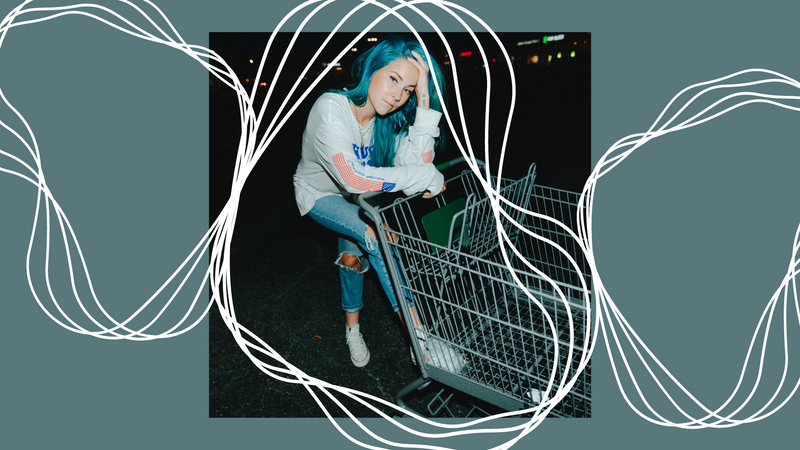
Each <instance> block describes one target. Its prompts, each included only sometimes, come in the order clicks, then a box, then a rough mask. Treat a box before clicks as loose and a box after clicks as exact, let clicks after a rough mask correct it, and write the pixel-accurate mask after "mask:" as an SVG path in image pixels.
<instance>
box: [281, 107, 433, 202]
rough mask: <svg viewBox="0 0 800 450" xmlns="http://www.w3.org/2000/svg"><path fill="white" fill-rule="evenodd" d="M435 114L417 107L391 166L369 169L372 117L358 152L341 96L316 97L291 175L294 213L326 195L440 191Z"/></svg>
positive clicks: (358, 136)
mask: <svg viewBox="0 0 800 450" xmlns="http://www.w3.org/2000/svg"><path fill="white" fill-rule="evenodd" d="M441 116H442V113H440V112H438V111H434V110H427V109H422V108H417V115H416V119H415V123H414V125H413V126H411V127H409V129H408V135H407V136H404V137H401V138H400V144H399V146H398V149H397V154H396V156H395V158H394V165H395V166H394V167H371V166H370V165H369V159H370V153H371V151H372V148H370V146H369V143H370V142H372V132H373V130H374V119H373V122H372V123H371V124H370V126H369V130H368V131H367V132H366V133H365V134H364V138H363V141H364V144H365V145H364V147H363V148H362V147H361V140H362V138H361V134H360V133H359V125H358V122H356V118H355V116H353V112H352V110H351V109H350V103H349V100H348V99H347V97H345V96H344V95H341V94H335V93H332V92H328V93H325V94H323V95H321V96H320V97H319V98H318V99H317V101H316V103H314V106H313V107H312V108H311V112H310V113H309V114H308V122H307V123H306V129H305V131H304V132H303V152H302V157H301V158H300V163H299V164H298V165H297V171H296V172H295V174H294V194H295V200H296V201H297V208H298V209H299V210H300V215H301V216H304V215H306V214H307V213H308V212H309V211H310V210H311V208H312V207H313V206H314V203H315V202H316V201H317V199H319V198H322V197H324V196H326V195H340V196H344V195H345V194H348V193H353V194H360V193H362V192H367V191H386V192H396V191H400V190H402V191H403V193H405V194H406V195H412V194H416V193H418V192H424V191H430V192H431V193H433V194H438V193H439V192H441V190H442V185H443V184H444V177H443V176H442V174H441V173H439V171H437V170H436V168H435V167H434V166H433V164H432V162H433V157H434V153H433V145H434V138H436V137H438V136H439V126H438V125H439V119H440V118H441ZM362 130H363V129H362Z"/></svg>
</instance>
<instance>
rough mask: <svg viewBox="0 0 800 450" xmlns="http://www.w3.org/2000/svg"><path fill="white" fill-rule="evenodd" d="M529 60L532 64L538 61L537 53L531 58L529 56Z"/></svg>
mask: <svg viewBox="0 0 800 450" xmlns="http://www.w3.org/2000/svg"><path fill="white" fill-rule="evenodd" d="M531 62H532V63H534V64H536V63H538V62H539V55H533V58H531Z"/></svg>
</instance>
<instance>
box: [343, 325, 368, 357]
mask: <svg viewBox="0 0 800 450" xmlns="http://www.w3.org/2000/svg"><path fill="white" fill-rule="evenodd" d="M358 325H359V324H355V325H353V328H348V327H347V325H345V326H344V328H345V334H344V337H345V339H346V341H347V347H349V348H350V361H352V362H353V365H354V366H356V367H364V366H366V365H367V363H368V362H369V350H368V349H367V344H365V343H364V338H363V337H361V333H360V332H359V331H358Z"/></svg>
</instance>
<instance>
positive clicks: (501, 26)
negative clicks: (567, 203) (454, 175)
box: [0, 0, 800, 449]
mask: <svg viewBox="0 0 800 450" xmlns="http://www.w3.org/2000/svg"><path fill="white" fill-rule="evenodd" d="M107 3H114V2H107ZM337 3H338V2H337ZM460 4H463V5H464V6H466V7H468V8H470V9H471V10H472V11H473V12H475V13H476V14H477V15H479V16H480V17H481V18H483V19H484V20H486V21H487V22H488V24H489V25H490V26H491V27H492V28H493V29H494V30H496V31H526V30H531V31H551V30H553V31H591V32H592V58H593V80H592V118H593V124H592V153H593V162H594V161H596V160H597V159H598V158H599V156H600V155H601V154H602V153H603V152H605V150H606V149H607V148H608V147H609V146H611V145H612V144H613V143H614V142H615V141H616V140H618V139H620V138H622V137H624V136H627V135H629V134H632V133H636V132H642V131H645V130H646V129H647V128H648V127H649V125H650V124H651V123H652V121H653V120H655V118H656V116H657V115H658V113H659V112H660V111H661V109H662V108H663V107H664V106H665V105H666V104H667V102H668V101H669V100H670V99H671V98H672V96H673V95H674V94H675V93H677V92H678V91H680V90H681V89H683V88H684V87H687V86H689V85H691V84H694V83H697V82H701V81H706V80H709V79H712V78H716V77H720V76H724V75H727V74H729V73H732V72H734V71H738V70H741V69H746V68H753V67H760V68H766V69H771V70H775V71H777V72H780V73H783V74H785V75H788V76H793V77H796V76H798V74H800V61H798V59H797V58H796V32H795V30H796V23H795V22H796V21H795V18H796V13H797V7H794V6H791V7H787V6H786V2H778V1H765V2H760V3H759V4H758V5H756V4H755V3H754V2H736V1H735V2H704V3H703V4H702V5H700V6H698V5H694V4H692V3H690V2H684V1H675V2H669V3H659V4H657V5H656V6H652V5H651V4H647V6H645V5H644V4H643V3H642V2H633V1H630V2H623V1H614V2H589V1H572V2H557V1H553V2H529V1H523V0H496V1H493V2H478V1H464V2H460ZM3 5H4V6H3V8H2V10H3V11H4V12H5V11H7V10H10V9H11V8H13V7H14V6H15V4H14V3H12V2H8V1H6V2H4V3H3ZM34 5H35V4H34ZM157 5H158V6H159V7H160V8H161V9H162V10H163V11H164V12H165V14H166V15H167V17H169V18H170V20H171V21H172V22H173V24H174V25H175V27H176V28H177V29H178V30H179V31H180V32H181V34H182V35H183V37H184V39H185V40H186V41H188V42H190V43H196V44H200V45H204V44H205V43H207V40H208V33H209V32H212V31H265V30H270V29H273V28H274V27H275V25H276V24H277V22H278V21H279V20H280V19H281V18H282V17H283V16H284V15H285V14H286V13H287V12H288V11H289V9H290V6H289V5H272V4H270V5H269V6H267V5H266V4H265V3H264V2H260V1H255V0H252V1H245V0H235V1H228V2H218V1H195V2H188V1H168V0H163V1H158V2H157ZM350 5H352V3H351V2H345V3H342V4H337V5H335V6H334V8H340V9H339V10H340V11H343V10H345V9H349V8H346V7H349V6H350ZM429 9H430V8H428V9H426V10H429ZM115 10H118V11H123V10H124V5H116V6H115ZM328 17H333V14H331V16H328ZM359 17H362V19H363V17H364V15H360V16H359ZM298 22H299V20H294V21H292V22H291V23H292V24H297V23H298ZM354 23H355V24H358V23H363V20H362V21H360V22H358V21H356V22H354ZM450 23H452V22H450ZM355 24H354V25H350V26H349V27H346V30H348V31H360V28H358V27H357V25H355ZM327 26H329V24H328V23H327V22H324V21H322V20H315V21H313V22H312V23H311V25H310V28H309V30H310V31H323V30H325V29H326V27H327ZM386 27H387V28H391V29H399V28H398V27H397V25H396V23H394V24H390V25H387V26H386ZM448 29H452V30H456V29H455V28H448ZM0 61H2V63H0V64H1V65H0V67H2V70H0V89H2V90H3V93H4V94H5V95H6V96H7V97H8V99H9V100H10V101H11V103H12V104H13V105H15V107H17V108H18V109H19V110H20V112H21V113H22V114H23V115H24V116H25V118H26V119H27V121H28V123H29V124H30V125H31V127H32V128H33V131H34V133H35V134H36V137H37V139H38V143H39V145H40V147H41V152H42V158H43V165H44V169H45V174H46V176H47V181H48V185H49V186H50V187H51V189H52V190H53V192H54V193H55V196H56V198H57V200H58V201H59V202H60V204H61V206H62V207H63V208H64V209H65V210H66V212H67V215H68V217H69V219H70V220H71V222H72V224H73V226H74V227H75V229H76V232H77V233H78V237H79V239H80V242H81V245H82V248H83V251H84V252H85V254H86V256H87V263H88V264H89V267H90V271H91V275H92V277H93V278H92V282H93V284H94V287H95V289H96V291H97V293H98V295H99V296H100V297H101V298H102V301H103V305H104V306H107V307H108V309H109V311H110V312H111V313H112V314H115V315H116V316H117V317H121V316H127V315H128V314H130V313H131V312H132V311H134V310H135V309H136V308H138V307H139V306H140V305H141V304H142V302H143V299H146V298H147V297H148V296H149V295H150V294H151V293H152V292H153V291H154V290H155V289H156V288H157V287H158V286H159V285H160V284H161V282H162V281H163V279H164V278H165V277H166V276H168V275H169V274H170V273H171V271H172V270H173V269H174V267H176V266H177V265H178V264H179V263H180V261H182V259H183V257H184V256H185V255H186V254H188V253H189V251H190V250H191V248H192V247H193V245H194V244H195V243H196V242H197V241H198V240H199V239H200V237H201V236H202V234H203V233H204V232H205V230H206V226H205V225H206V223H207V209H206V205H207V201H208V196H207V164H208V163H207V147H208V142H207V122H208V119H207V117H208V115H207V104H208V102H207V95H206V85H207V80H208V77H207V74H206V72H205V70H204V69H203V68H202V67H201V66H200V65H199V64H198V63H196V62H194V61H192V60H191V59H189V58H188V57H186V56H184V55H182V54H181V53H178V52H176V51H173V50H171V49H168V48H166V47H162V46H156V45H153V44H151V43H148V42H145V41H141V40H137V39H133V38H131V37H129V36H127V35H125V34H123V33H120V32H117V31H115V30H112V29H110V28H108V27H106V26H105V25H102V24H100V23H98V22H96V21H93V20H90V19H88V18H85V17H65V18H61V19H58V20H54V21H49V22H45V23H40V24H35V25H30V26H26V27H23V28H20V29H13V30H12V31H11V32H10V33H9V35H8V36H7V37H6V39H5V41H4V42H3V43H2V47H0ZM523 82H524V81H523ZM542 88H543V89H546V88H547V87H546V86H543V87H542ZM0 118H2V120H4V121H6V123H8V124H10V125H12V126H13V127H14V128H15V129H18V130H19V129H22V128H21V127H20V126H19V123H18V122H13V121H11V116H10V114H9V112H8V111H7V110H6V109H5V108H3V110H2V112H0ZM796 120H797V119H796V115H795V114H794V113H792V112H790V111H784V110H779V109H777V108H774V107H766V106H764V105H756V106H752V107H746V108H743V109H741V110H738V111H736V112H734V113H732V114H728V115H726V116H724V117H723V118H720V119H717V120H715V121H713V122H711V123H710V124H707V125H704V126H702V127H700V128H696V129H693V130H689V131H685V132H681V133H680V134H675V135H671V136H669V137H666V138H662V139H659V140H657V141H653V142H652V143H650V144H648V145H647V146H645V147H643V148H642V149H641V150H639V151H637V152H636V153H635V154H634V155H633V156H632V157H631V158H629V159H628V160H627V161H626V162H625V163H624V165H622V166H620V168H619V169H616V170H615V171H614V172H612V173H611V174H610V175H609V176H608V177H607V178H604V179H603V180H601V183H600V187H599V188H598V195H597V200H596V203H595V208H596V209H595V224H594V236H595V245H596V256H597V259H598V264H599V267H600V271H601V275H602V276H603V280H604V281H605V283H606V286H607V288H608V289H609V291H610V292H611V295H612V296H613V298H614V300H615V301H616V302H617V304H618V306H619V307H620V309H621V310H622V311H623V312H624V313H625V314H626V318H627V319H628V320H629V321H630V322H631V323H632V324H633V325H634V327H635V328H636V329H637V331H639V332H640V333H641V335H642V337H643V338H644V339H645V341H646V342H647V343H648V345H650V346H651V348H652V349H653V351H655V352H656V354H657V355H659V357H660V358H661V359H662V362H664V363H665V364H666V365H667V367H669V368H670V369H671V370H673V372H674V373H675V374H676V376H678V378H679V379H680V380H681V381H683V382H685V384H686V385H687V387H688V388H689V389H691V390H692V392H694V393H695V394H697V395H698V396H699V397H700V399H701V400H706V401H707V402H708V403H709V405H717V404H718V403H719V402H720V401H721V400H723V399H724V398H725V397H724V396H725V395H726V394H727V393H729V392H730V391H731V389H732V386H733V385H734V383H735V381H736V376H737V375H738V373H739V369H740V365H741V361H742V358H743V355H744V351H745V350H746V348H747V344H748V341H749V338H750V336H751V335H752V330H753V328H754V327H755V324H756V321H757V319H758V317H759V315H760V313H761V311H762V310H763V308H764V305H765V303H766V300H767V299H768V298H769V296H770V295H771V294H772V292H773V291H774V289H775V288H776V287H777V286H778V284H779V282H780V280H781V278H782V274H783V273H784V272H785V270H786V265H787V263H788V261H789V257H790V251H791V244H792V239H793V237H794V231H795V229H796V226H797V224H798V223H799V222H800V213H799V212H798V209H797V208H796V207H795V206H794V205H795V204H796V201H794V197H795V195H794V189H793V187H794V185H793V184H792V183H791V181H793V180H794V179H795V177H796V172H797V169H796V167H797V163H798V159H800V156H799V155H798V152H797V151H796V150H797V144H796V142H797V136H796V134H797V131H796V129H797V127H796V125H795V124H796ZM0 139H1V140H0V148H2V149H3V150H4V151H9V152H12V153H13V154H15V155H22V154H24V153H25V150H24V149H23V148H22V147H21V146H19V145H18V144H17V143H16V141H15V140H14V139H13V138H12V137H11V136H10V135H9V134H8V133H7V132H5V131H0ZM517 151H524V150H522V149H519V150H517ZM27 160H28V161H30V157H28V159H27ZM2 161H3V162H2V167H6V168H14V169H16V168H17V166H16V165H14V164H13V163H12V162H10V161H9V160H8V159H7V158H6V159H3V160H2ZM0 192H2V193H3V195H2V196H0V211H2V213H0V231H1V233H0V236H2V237H1V238H0V246H2V247H0V248H1V249H2V250H0V284H1V285H2V286H3V288H2V294H0V299H2V301H3V302H2V303H3V305H4V307H5V308H4V310H3V313H2V314H0V336H1V337H2V340H1V341H0V342H2V344H0V349H1V350H0V351H2V355H3V363H2V375H0V380H2V386H3V387H2V390H0V393H1V394H0V395H2V401H1V402H0V403H2V408H1V410H2V412H0V417H1V418H2V420H0V429H1V430H2V432H1V433H0V434H1V435H2V436H3V437H2V439H3V440H4V441H5V442H6V443H9V444H10V445H9V446H8V448H42V447H55V446H58V447H61V446H63V447H74V446H79V445H80V446H82V447H84V448H105V447H108V446H114V447H116V448H142V447H143V448H168V447H177V448H220V447H222V448H231V447H244V446H257V447H265V448H273V447H275V448H287V447H290V448H320V447H322V448H342V447H348V446H350V445H352V444H350V443H349V442H348V441H346V440H345V439H344V438H343V437H342V436H341V435H340V434H339V433H338V432H337V431H336V430H335V429H334V428H333V427H332V426H331V425H330V424H329V423H328V422H327V420H325V419H313V420H308V419H307V420H281V419H268V420H259V419H247V420H242V419H236V420H224V419H214V420H212V419H209V418H208V400H207V399H208V379H207V368H208V363H207V345H208V344H207V330H206V326H205V323H204V324H201V325H200V326H199V327H198V328H197V329H195V330H193V331H192V332H190V333H188V334H186V335H183V336H180V337H177V338H173V339H169V340H161V341H155V342H146V343H134V342H109V341H102V340H98V339H94V338H89V337H85V336H80V335H77V334H74V333H71V332H68V331H65V330H63V329H62V328H60V327H58V326H57V325H56V324H55V323H53V322H52V321H51V320H50V319H49V318H48V317H46V316H45V314H44V313H43V312H42V311H41V310H40V309H39V307H38V306H37V305H36V303H35V301H34V299H33V298H32V296H31V294H30V291H29V289H28V287H27V283H26V280H25V277H26V275H25V267H24V263H25V252H26V246H27V241H28V237H29V235H30V227H31V225H32V221H33V211H34V208H35V205H36V203H35V202H36V190H35V188H33V187H32V186H31V185H30V184H27V183H25V182H23V181H21V180H20V179H18V178H16V177H13V176H10V175H7V174H3V175H2V176H0ZM38 254H40V253H38ZM59 273H60V274H61V277H64V276H65V273H64V271H61V272H59ZM54 283H55V284H56V285H58V286H61V287H62V288H65V287H66V286H68V284H66V283H67V280H65V279H64V278H59V277H56V279H55V280H54ZM67 298H68V297H64V300H62V303H67V301H66V300H67ZM179 309H180V308H179ZM174 314H175V315H177V314H178V313H177V312H176V313H174ZM165 321H166V322H169V320H168V319H165ZM593 375H594V376H593V411H592V413H593V418H592V419H587V420H551V421H546V422H545V424H544V425H543V426H542V427H540V428H539V429H537V430H536V431H535V432H534V433H532V434H531V435H529V436H527V437H526V438H524V439H523V440H522V441H521V442H520V443H519V444H518V445H517V447H519V448H529V447H532V446H535V445H548V446H557V445H564V446H565V447H567V448H572V447H578V446H582V447H585V446H593V445H598V446H601V447H611V446H613V447H616V448H642V447H646V448H664V449H671V448H677V447H684V448H703V447H707V446H714V447H722V446H725V447H727V448H752V447H755V446H763V445H765V444H774V445H781V444H785V445H790V446H791V445H793V444H794V441H795V439H794V438H793V435H792V432H791V430H792V426H793V425H794V421H793V420H792V419H793V418H795V417H797V416H798V409H799V407H798V401H797V399H793V400H792V401H790V402H789V403H788V404H787V405H786V406H785V407H784V408H783V409H782V410H780V411H779V412H777V413H776V414H774V415H773V416H772V417H770V418H768V419H766V420H764V421H761V422H759V423H755V424H751V425H746V426H741V427H736V428H734V429H730V430H701V431H691V432H690V431H681V430H676V429H669V428H664V427H658V426H654V425H651V424H649V423H647V422H645V421H644V420H641V419H639V418H638V417H637V416H636V415H635V414H634V413H633V411H631V409H630V408H629V407H628V406H627V405H626V404H625V402H624V400H623V398H622V397H621V395H620V393H619V390H618V388H617V386H616V382H615V380H614V377H613V374H612V372H611V369H610V364H609V360H608V356H607V355H606V354H605V345H604V344H603V343H601V346H600V347H598V352H597V353H596V356H595V358H594V360H593ZM795 375H796V369H795ZM356 388H357V387H356ZM673 418H675V417H673ZM367 423H368V425H369V426H370V427H374V428H375V429H376V430H388V429H389V427H388V425H387V424H385V423H383V422H381V421H380V420H369V421H367ZM344 425H345V426H346V427H348V429H352V426H351V425H348V424H346V423H345V424H344ZM357 436H361V435H360V434H358V435H357ZM499 442H502V441H500V440H498V439H497V438H496V437H490V436H475V437H472V438H470V439H468V440H466V441H465V442H461V444H462V445H460V446H459V448H487V447H490V446H493V445H497V444H498V443H499ZM426 443H428V444H436V443H437V442H426ZM440 444H441V445H445V444H446V443H445V442H442V443H440ZM4 446H5V445H4ZM515 448H516V447H515Z"/></svg>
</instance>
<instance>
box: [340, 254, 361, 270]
mask: <svg viewBox="0 0 800 450" xmlns="http://www.w3.org/2000/svg"><path fill="white" fill-rule="evenodd" d="M339 264H341V265H343V266H347V267H350V268H353V269H356V270H357V271H359V272H361V258H359V257H358V256H352V255H350V254H348V253H342V257H341V258H340V259H339Z"/></svg>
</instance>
